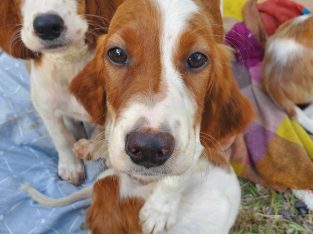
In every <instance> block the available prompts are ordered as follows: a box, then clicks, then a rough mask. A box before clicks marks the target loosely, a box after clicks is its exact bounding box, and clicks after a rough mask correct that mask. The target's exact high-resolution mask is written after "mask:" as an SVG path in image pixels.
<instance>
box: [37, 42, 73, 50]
mask: <svg viewBox="0 0 313 234" xmlns="http://www.w3.org/2000/svg"><path fill="white" fill-rule="evenodd" d="M69 45H70V42H62V43H52V44H48V45H44V46H43V48H42V50H45V51H51V52H52V51H60V50H63V49H66V48H67V47H68V46H69Z"/></svg>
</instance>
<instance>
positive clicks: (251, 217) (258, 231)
mask: <svg viewBox="0 0 313 234" xmlns="http://www.w3.org/2000/svg"><path fill="white" fill-rule="evenodd" d="M241 189H242V201H241V209H240V212H239V215H238V218H237V222H236V224H235V226H234V227H233V229H232V231H231V234H298V233H299V234H300V233H301V234H302V233H304V234H310V233H313V213H312V212H311V211H310V212H309V213H308V214H301V213H300V212H299V211H298V210H297V208H296V202H297V201H298V200H297V198H295V197H294V196H293V194H292V192H291V191H286V192H284V193H278V192H275V191H273V190H270V189H265V188H261V187H258V186H256V185H255V184H252V183H250V182H247V181H244V180H241Z"/></svg>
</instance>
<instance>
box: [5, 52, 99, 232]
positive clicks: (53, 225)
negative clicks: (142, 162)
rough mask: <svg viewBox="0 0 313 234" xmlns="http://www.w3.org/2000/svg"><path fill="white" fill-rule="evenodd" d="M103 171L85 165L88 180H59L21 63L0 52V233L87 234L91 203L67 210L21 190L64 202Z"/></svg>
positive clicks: (48, 141) (52, 150) (94, 164)
mask: <svg viewBox="0 0 313 234" xmlns="http://www.w3.org/2000/svg"><path fill="white" fill-rule="evenodd" d="M100 170H101V165H100V164H99V163H97V162H92V163H89V164H87V165H86V171H87V181H86V183H85V184H84V185H82V186H80V187H75V186H73V185H71V184H69V183H67V182H64V181H62V180H60V179H59V178H58V176H57V153H56V151H55V149H54V146H53V144H52V141H51V138H50V137H49V135H48V134H47V131H46V129H45V127H44V125H43V123H42V121H41V119H40V117H39V116H38V114H37V113H36V111H35V110H34V108H33V106H32V104H31V101H30V94H29V76H28V74H27V71H26V69H25V67H24V63H23V62H22V61H19V60H16V59H13V58H11V57H9V56H8V55H6V54H3V53H0V194H1V196H0V233H1V234H2V233H13V234H26V233H86V232H85V230H84V229H83V228H82V224H83V223H84V220H85V212H86V208H88V205H89V203H90V200H89V199H87V200H83V201H78V202H76V203H74V204H72V205H69V206H66V207H62V208H50V207H44V206H41V205H39V204H37V203H36V202H34V201H32V200H31V199H30V198H29V197H28V196H27V194H26V193H25V192H24V191H22V190H21V189H20V185H21V184H22V183H29V184H31V185H32V186H34V187H35V188H36V189H38V190H39V191H41V192H42V193H44V194H45V195H47V196H51V197H55V198H56V197H63V196H66V195H68V194H71V193H73V192H75V191H78V190H79V189H81V187H83V186H86V185H87V184H90V183H91V181H93V180H94V178H95V177H96V175H97V174H98V173H99V171H100Z"/></svg>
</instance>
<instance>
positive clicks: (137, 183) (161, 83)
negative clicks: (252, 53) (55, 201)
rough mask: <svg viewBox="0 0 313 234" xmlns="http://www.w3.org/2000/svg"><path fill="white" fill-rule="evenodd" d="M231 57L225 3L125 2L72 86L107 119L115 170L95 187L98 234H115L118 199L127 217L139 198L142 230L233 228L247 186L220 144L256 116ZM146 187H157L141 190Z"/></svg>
mask: <svg viewBox="0 0 313 234" xmlns="http://www.w3.org/2000/svg"><path fill="white" fill-rule="evenodd" d="M229 60H230V51H229V49H228V48H227V47H226V46H225V45H224V44H223V28H222V21H221V16H220V12H219V1H218V0H128V1H125V2H124V3H123V4H122V5H121V6H120V7H119V8H118V9H117V11H116V13H115V15H114V17H113V19H112V21H111V23H110V26H109V30H108V34H107V35H105V36H102V37H101V38H100V39H99V41H98V47H97V53H96V57H95V58H94V59H93V60H92V61H91V62H90V63H89V64H88V65H87V66H86V67H85V69H84V70H83V71H82V72H81V73H80V74H79V75H78V77H77V78H75V79H74V80H73V81H72V84H71V86H70V88H71V91H72V93H73V94H74V95H75V96H76V97H77V98H78V100H79V101H80V102H81V103H82V104H83V105H84V107H85V108H86V110H87V111H88V113H89V114H90V115H91V117H92V119H93V120H94V121H95V122H97V123H98V124H100V125H102V124H105V130H104V133H103V134H104V136H105V141H106V144H107V149H106V151H107V152H106V153H107V157H108V161H109V163H110V167H111V168H112V170H114V173H115V174H116V175H117V177H115V178H116V179H115V180H114V181H115V182H114V181H113V182H112V180H110V179H109V180H105V181H104V182H103V181H100V182H97V183H96V185H95V190H94V195H93V204H92V206H91V208H90V210H89V215H88V227H89V228H90V229H91V231H92V232H93V233H114V232H112V230H111V231H108V230H105V229H104V226H105V224H104V223H105V222H107V221H108V220H107V217H108V216H109V215H111V216H112V220H113V221H112V222H113V223H115V225H112V227H114V226H116V222H115V221H114V217H116V216H115V214H114V215H113V214H110V212H111V211H110V210H111V209H113V208H114V207H115V206H116V205H118V204H121V203H120V201H122V202H126V203H125V204H126V208H125V207H124V205H122V206H121V207H120V208H119V210H118V211H117V213H116V215H117V219H122V220H123V219H127V218H129V215H127V214H125V212H124V211H127V212H128V209H131V208H129V207H128V205H131V204H133V202H134V203H135V205H134V209H133V211H132V212H135V213H136V212H139V210H140V214H139V220H140V222H141V224H142V231H143V232H144V233H166V232H167V233H227V232H228V231H229V229H230V227H231V226H232V224H233V222H234V220H235V217H236V214H237V211H238V208H239V201H240V189H239V184H238V181H237V179H236V176H235V174H234V173H233V171H232V170H231V169H230V168H229V165H228V162H227V160H226V159H225V158H224V157H223V156H222V155H221V154H220V153H215V149H216V148H218V147H219V144H223V143H225V142H227V140H228V139H230V138H231V137H233V136H235V135H236V134H238V133H240V132H241V131H243V130H244V128H245V127H246V126H247V124H248V123H249V121H250V120H251V118H252V110H251V106H250V104H249V103H248V101H247V100H246V99H245V98H244V97H243V96H242V95H241V94H240V91H239V88H238V87H237V85H236V84H235V81H234V79H233V77H232V73H231V69H230V61H229ZM210 151H212V153H210ZM201 155H203V156H202V157H201ZM198 163H200V164H201V165H203V164H204V166H201V168H202V169H201V170H200V172H199V173H198V170H197V169H196V168H198V165H199V164H198ZM203 168H204V169H203ZM201 176H202V177H201ZM145 184H147V186H148V187H149V186H150V185H151V184H152V185H153V186H152V188H151V187H149V188H151V191H149V189H147V190H142V188H143V187H145V186H144V185H145ZM108 187H110V188H112V189H111V190H106V189H105V188H108ZM137 189H138V190H137ZM138 191H140V192H138ZM147 191H148V192H147ZM107 196H109V197H107ZM134 198H139V200H136V199H135V200H136V201H134V200H133V199H134ZM112 199H113V200H112ZM107 200H110V201H112V203H110V204H107V202H106V201H107ZM122 204H123V203H122ZM111 206H113V208H112V207H111ZM138 206H142V208H141V209H139V208H138ZM127 207H128V208H127ZM114 209H115V208H114ZM114 209H113V210H114ZM108 212H109V213H108ZM123 215H124V216H123ZM113 216H114V217H113ZM136 217H137V216H135V220H137V222H138V219H137V218H136ZM124 221H125V220H124ZM124 221H123V222H124ZM121 222H122V221H121ZM125 222H126V221H125ZM135 222H136V221H135ZM117 223H118V222H117ZM137 224H138V223H137ZM121 230H123V229H121ZM123 232H124V233H129V232H128V230H123ZM123 232H122V231H120V232H116V233H123Z"/></svg>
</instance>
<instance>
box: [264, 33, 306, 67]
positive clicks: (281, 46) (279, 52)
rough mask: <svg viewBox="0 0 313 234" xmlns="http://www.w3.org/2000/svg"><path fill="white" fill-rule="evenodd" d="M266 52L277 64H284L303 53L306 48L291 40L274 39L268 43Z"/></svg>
mask: <svg viewBox="0 0 313 234" xmlns="http://www.w3.org/2000/svg"><path fill="white" fill-rule="evenodd" d="M268 50H269V52H270V54H272V56H273V57H274V59H275V60H276V62H277V63H279V64H286V63H287V62H288V61H289V60H290V59H294V57H295V56H299V55H301V54H302V53H304V52H305V51H306V48H305V47H304V46H303V45H301V44H300V43H298V42H297V41H295V40H293V39H275V40H273V41H271V42H270V43H269V47H268Z"/></svg>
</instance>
